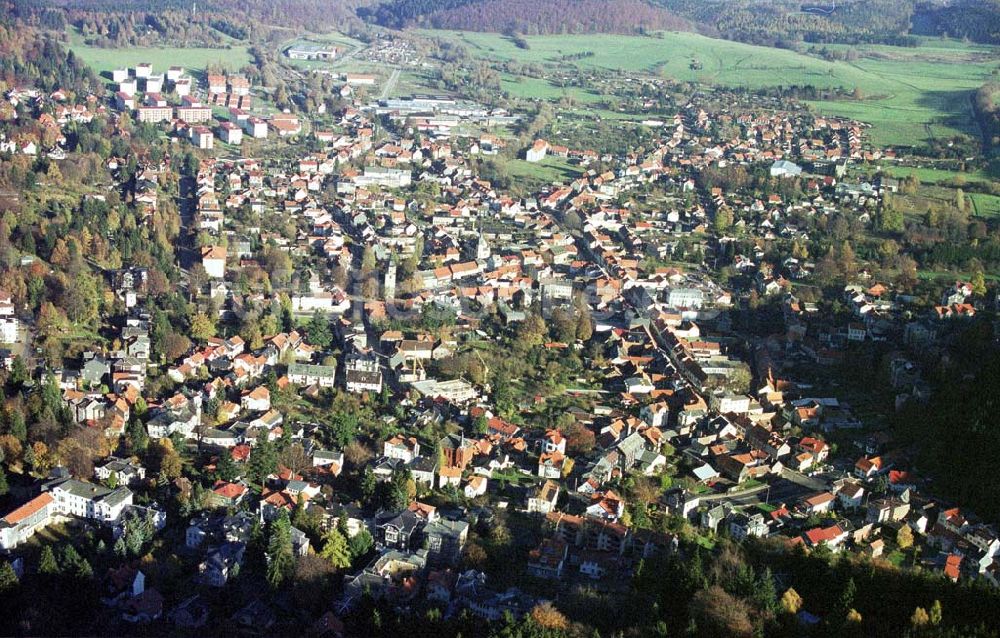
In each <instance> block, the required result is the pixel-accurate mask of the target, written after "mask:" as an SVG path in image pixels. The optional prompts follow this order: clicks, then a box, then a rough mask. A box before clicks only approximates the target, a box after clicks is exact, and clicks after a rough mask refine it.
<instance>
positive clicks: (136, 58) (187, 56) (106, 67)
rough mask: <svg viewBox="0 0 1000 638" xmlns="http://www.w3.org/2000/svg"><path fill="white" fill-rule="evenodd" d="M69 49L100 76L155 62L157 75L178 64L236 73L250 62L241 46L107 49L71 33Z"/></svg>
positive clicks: (194, 69)
mask: <svg viewBox="0 0 1000 638" xmlns="http://www.w3.org/2000/svg"><path fill="white" fill-rule="evenodd" d="M68 47H69V48H70V49H71V50H72V51H73V53H74V54H75V55H76V56H78V57H79V58H80V59H81V60H83V61H84V62H86V63H87V64H88V65H89V66H90V67H91V68H93V69H94V71H96V72H98V73H110V72H111V71H112V70H113V69H120V68H123V67H133V66H135V65H136V64H140V63H142V62H149V63H151V64H152V65H153V69H155V71H156V72H163V71H166V69H167V67H170V66H175V65H176V66H182V67H184V68H185V69H187V70H189V71H203V70H204V69H205V68H206V67H207V66H208V65H209V64H216V65H219V66H221V67H224V68H227V69H232V70H236V69H239V68H240V67H242V66H244V65H246V64H248V63H249V62H250V54H249V53H247V48H246V47H245V46H243V45H239V44H233V45H232V46H231V47H230V48H226V49H206V48H185V47H150V48H127V49H103V48H100V47H92V46H89V45H87V44H85V43H84V42H83V39H82V38H81V37H80V36H79V34H77V33H75V32H73V31H71V32H70V38H69V42H68Z"/></svg>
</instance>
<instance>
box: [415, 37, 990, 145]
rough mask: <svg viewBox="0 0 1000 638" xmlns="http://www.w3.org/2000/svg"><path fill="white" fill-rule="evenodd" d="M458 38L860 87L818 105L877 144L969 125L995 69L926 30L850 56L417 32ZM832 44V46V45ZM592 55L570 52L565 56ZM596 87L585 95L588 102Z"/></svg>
mask: <svg viewBox="0 0 1000 638" xmlns="http://www.w3.org/2000/svg"><path fill="white" fill-rule="evenodd" d="M419 33H421V34H422V35H424V36H425V37H438V38H444V39H447V40H450V41H452V42H456V43H461V44H462V45H464V46H465V47H466V48H468V50H469V51H470V53H472V54H473V55H476V56H478V57H481V58H483V59H493V60H516V61H519V62H522V63H534V64H539V65H545V64H561V65H566V64H575V65H577V66H579V67H581V68H600V69H613V70H614V69H621V70H624V71H630V72H648V73H656V74H659V75H662V76H664V77H668V78H672V79H674V80H678V81H698V82H704V83H711V84H719V85H724V86H745V87H749V88H763V87H769V86H775V85H785V86H788V85H813V86H815V87H817V88H845V89H847V90H849V91H853V90H854V89H855V88H857V89H859V90H860V91H861V97H862V99H861V100H843V101H817V102H812V103H811V104H812V105H813V106H814V107H815V108H816V109H817V111H819V112H821V113H825V114H830V115H841V116H845V117H854V118H857V119H859V120H863V121H866V122H869V123H871V124H872V126H873V129H872V137H873V139H874V141H875V143H877V144H886V145H894V144H898V145H913V144H919V143H921V142H923V141H925V140H926V139H928V138H931V137H942V136H951V135H955V134H957V133H972V132H974V124H973V121H972V115H971V111H970V108H969V100H968V97H969V93H970V92H971V91H973V90H975V89H976V88H978V87H979V86H980V85H981V84H983V83H984V82H985V81H986V79H987V78H988V77H990V74H991V72H992V71H994V70H995V69H997V68H998V66H1000V64H998V61H997V60H998V57H997V49H996V48H995V47H988V46H981V45H966V44H963V43H959V42H954V41H940V40H933V39H927V40H925V41H924V42H923V46H921V47H917V48H912V49H911V48H900V47H890V46H868V47H856V50H858V51H859V52H860V53H861V57H860V58H859V59H857V60H855V61H852V62H844V61H837V62H828V61H826V60H823V59H821V58H819V57H816V56H812V55H806V54H802V53H797V52H795V51H789V50H785V49H773V48H768V47H760V46H753V45H748V44H743V43H739V42H731V41H727V40H717V39H713V38H708V37H705V36H701V35H697V34H693V33H674V32H667V33H660V34H657V35H655V36H621V35H587V36H585V37H583V36H578V35H556V36H529V37H525V38H524V40H525V41H526V42H527V43H528V48H527V49H524V48H519V47H518V46H517V45H516V44H515V43H514V41H513V40H512V39H511V38H509V37H507V36H504V35H501V34H496V33H473V32H456V31H430V30H424V31H420V32H419ZM831 48H833V47H831ZM582 53H588V54H592V55H589V56H588V57H584V58H582V59H578V60H572V61H567V60H565V59H564V56H573V55H578V54H582ZM504 88H505V89H507V90H509V91H510V92H511V93H512V94H513V95H517V96H527V95H528V94H530V95H532V96H535V97H549V98H551V97H556V98H558V97H561V96H562V95H563V94H569V95H572V96H573V97H575V98H576V99H578V100H580V101H587V100H588V95H589V94H587V93H585V92H584V91H582V90H580V89H566V90H563V89H561V88H559V87H556V86H553V85H551V84H549V83H548V82H547V81H545V80H539V79H529V78H516V79H515V78H512V77H505V78H504ZM592 100H593V96H592V95H590V101H592Z"/></svg>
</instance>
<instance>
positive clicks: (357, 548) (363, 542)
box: [347, 529, 375, 562]
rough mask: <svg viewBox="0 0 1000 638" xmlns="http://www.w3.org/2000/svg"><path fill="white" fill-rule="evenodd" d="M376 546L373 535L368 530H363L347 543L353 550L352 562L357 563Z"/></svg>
mask: <svg viewBox="0 0 1000 638" xmlns="http://www.w3.org/2000/svg"><path fill="white" fill-rule="evenodd" d="M374 545H375V541H374V540H373V539H372V535H371V534H370V533H369V532H368V530H367V529H362V530H361V531H360V532H358V533H357V534H355V535H354V536H352V537H351V538H350V539H349V540H348V541H347V546H348V548H349V549H350V550H351V562H354V561H356V560H357V559H359V558H361V557H362V556H364V555H365V554H367V553H368V552H370V551H371V549H372V547H373V546H374Z"/></svg>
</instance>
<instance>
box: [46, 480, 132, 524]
mask: <svg viewBox="0 0 1000 638" xmlns="http://www.w3.org/2000/svg"><path fill="white" fill-rule="evenodd" d="M45 488H46V490H47V491H48V492H49V493H50V494H52V497H53V498H55V505H56V507H55V509H56V511H57V512H58V513H59V514H62V515H64V516H79V517H81V518H89V519H93V520H98V521H106V522H114V521H117V520H118V519H119V517H121V515H122V512H123V511H124V510H125V506H126V505H131V504H132V491H131V490H130V489H128V488H127V487H118V488H115V489H111V488H108V487H104V486H103V485H98V484H97V483H85V482H83V481H78V480H76V479H72V478H70V479H60V480H59V481H57V482H54V483H49V484H48V485H46V486H45Z"/></svg>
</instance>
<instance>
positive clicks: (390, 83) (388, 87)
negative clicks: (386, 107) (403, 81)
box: [378, 69, 399, 100]
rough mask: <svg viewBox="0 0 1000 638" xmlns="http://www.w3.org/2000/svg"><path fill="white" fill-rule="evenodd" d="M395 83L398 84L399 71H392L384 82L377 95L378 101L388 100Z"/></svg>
mask: <svg viewBox="0 0 1000 638" xmlns="http://www.w3.org/2000/svg"><path fill="white" fill-rule="evenodd" d="M397 82H399V69H393V70H392V74H391V75H390V76H389V79H388V80H386V83H385V86H383V87H382V92H381V93H379V96H378V99H379V100H384V99H386V98H388V97H389V94H390V93H392V91H393V90H394V89H395V88H396V83H397Z"/></svg>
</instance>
